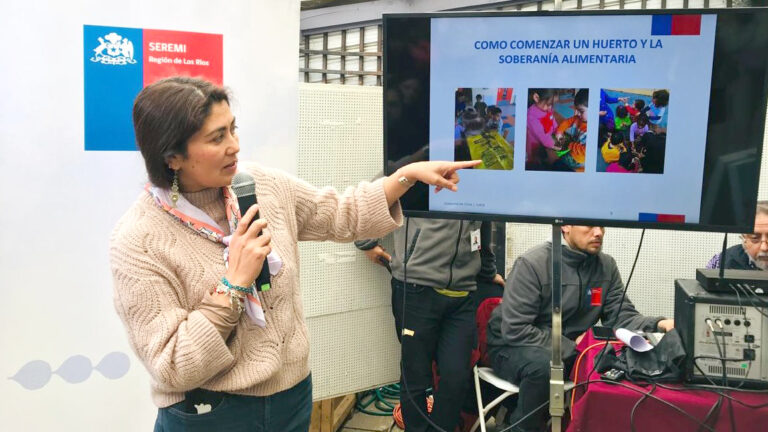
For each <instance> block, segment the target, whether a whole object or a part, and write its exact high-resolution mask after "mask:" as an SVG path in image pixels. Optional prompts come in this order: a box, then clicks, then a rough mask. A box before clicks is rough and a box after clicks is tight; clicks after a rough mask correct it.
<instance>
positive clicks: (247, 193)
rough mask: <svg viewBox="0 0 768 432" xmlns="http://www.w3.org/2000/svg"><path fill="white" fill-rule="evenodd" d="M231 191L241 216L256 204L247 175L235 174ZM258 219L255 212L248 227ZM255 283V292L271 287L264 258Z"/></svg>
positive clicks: (252, 185) (252, 182)
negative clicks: (235, 197) (235, 198)
mask: <svg viewBox="0 0 768 432" xmlns="http://www.w3.org/2000/svg"><path fill="white" fill-rule="evenodd" d="M232 190H233V191H234V192H235V195H237V205H238V206H240V214H241V215H243V214H245V212H246V211H248V209H249V208H251V206H253V205H254V204H256V203H257V202H258V201H257V200H256V183H255V182H254V181H253V177H251V176H250V175H249V174H247V173H244V172H239V173H237V174H235V176H234V177H233V178H232ZM258 218H259V212H256V216H254V218H253V219H252V220H251V222H250V223H249V224H248V226H250V224H252V223H253V221H255V220H256V219H258ZM258 235H261V231H259V234H258ZM255 282H256V284H255V285H256V291H267V290H269V288H270V287H271V286H270V283H269V282H270V281H269V261H268V260H267V258H266V257H265V258H264V264H262V266H261V273H259V276H258V277H257V278H256V281H255Z"/></svg>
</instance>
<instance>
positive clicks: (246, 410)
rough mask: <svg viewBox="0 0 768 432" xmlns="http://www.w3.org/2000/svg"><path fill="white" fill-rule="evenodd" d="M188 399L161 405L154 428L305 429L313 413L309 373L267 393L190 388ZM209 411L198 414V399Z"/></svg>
mask: <svg viewBox="0 0 768 432" xmlns="http://www.w3.org/2000/svg"><path fill="white" fill-rule="evenodd" d="M188 398H189V399H188V400H185V401H181V402H179V403H177V404H174V405H171V406H169V407H166V408H160V409H159V410H158V412H157V420H156V421H155V432H176V431H184V432H203V431H206V432H209V431H227V432H307V431H308V430H309V419H310V416H311V415H312V376H311V375H309V376H307V377H306V378H305V379H304V380H302V381H301V382H299V383H298V384H296V385H295V386H293V387H291V388H289V389H288V390H284V391H282V392H280V393H275V394H273V395H270V396H243V395H235V394H230V393H220V392H212V391H207V390H199V389H198V390H193V391H192V392H189V393H188ZM198 402H199V403H205V404H208V405H211V408H212V409H211V411H210V412H208V413H205V414H197V410H196V409H195V407H194V405H195V404H197V403H198Z"/></svg>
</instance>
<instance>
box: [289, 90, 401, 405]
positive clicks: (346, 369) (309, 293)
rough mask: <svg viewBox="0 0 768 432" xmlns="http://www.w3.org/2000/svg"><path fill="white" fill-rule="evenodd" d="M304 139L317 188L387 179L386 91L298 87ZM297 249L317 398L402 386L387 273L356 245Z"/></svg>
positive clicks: (305, 163) (302, 156) (301, 155)
mask: <svg viewBox="0 0 768 432" xmlns="http://www.w3.org/2000/svg"><path fill="white" fill-rule="evenodd" d="M298 136H299V142H298V159H299V161H298V169H297V172H298V175H299V177H300V178H302V179H304V180H306V181H308V182H310V183H312V184H314V185H316V186H328V185H330V186H333V187H335V188H336V189H338V190H340V191H341V190H343V189H344V188H346V187H347V186H350V185H355V184H357V183H358V182H360V181H361V180H370V179H372V178H374V177H375V176H378V175H381V169H382V165H383V163H382V153H383V151H382V144H383V143H382V90H381V87H371V86H341V85H329V84H299V134H298ZM383 244H384V246H385V247H388V246H390V245H391V238H387V239H385V241H384V243H383ZM299 252H300V258H301V279H300V281H301V289H302V297H303V302H304V311H305V314H306V317H307V323H308V326H309V330H310V335H311V339H310V341H311V362H312V372H313V384H314V391H313V393H314V398H315V399H316V400H317V399H324V398H327V397H331V396H335V395H341V394H349V393H353V392H356V391H359V390H363V389H367V388H371V387H375V386H377V385H382V384H386V383H390V382H394V381H396V380H397V379H398V377H399V373H398V365H399V359H400V345H399V344H398V343H397V338H396V337H395V330H394V322H393V319H392V312H391V307H390V298H391V289H390V285H389V273H387V271H386V270H385V269H384V268H383V267H381V266H378V265H374V264H372V263H371V262H369V261H368V259H367V258H366V257H365V254H363V253H362V252H360V251H358V250H357V249H356V248H355V247H354V245H352V244H339V243H332V242H302V243H300V244H299Z"/></svg>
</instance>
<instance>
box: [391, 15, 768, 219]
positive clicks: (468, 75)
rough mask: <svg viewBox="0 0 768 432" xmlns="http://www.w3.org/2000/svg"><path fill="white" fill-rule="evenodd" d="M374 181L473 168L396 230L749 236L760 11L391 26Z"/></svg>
mask: <svg viewBox="0 0 768 432" xmlns="http://www.w3.org/2000/svg"><path fill="white" fill-rule="evenodd" d="M383 22H384V51H383V57H384V80H383V85H384V88H383V91H384V153H385V154H384V160H385V172H387V173H392V172H394V171H395V170H396V169H397V168H398V167H399V166H401V165H403V164H405V163H408V162H412V161H418V160H469V159H479V160H482V164H481V165H480V166H478V167H476V168H474V169H467V170H462V171H461V172H460V175H461V183H460V185H459V191H458V192H456V193H451V192H449V191H443V192H440V193H437V194H435V193H432V191H431V190H429V188H428V187H426V186H424V185H417V186H416V187H413V188H412V189H411V190H410V191H409V192H408V193H407V194H406V195H405V196H404V197H403V199H402V200H401V203H402V205H403V209H404V211H405V213H406V215H408V216H415V217H436V218H461V219H494V220H503V221H512V222H515V221H517V222H534V223H548V224H552V223H564V224H568V223H574V224H588V225H606V226H626V227H647V228H670V229H687V230H702V231H720V232H751V231H752V229H753V224H754V217H755V205H756V200H757V190H758V180H759V176H760V161H761V156H762V145H763V138H764V135H765V118H766V95H767V94H768V76H767V74H766V71H767V70H768V30H767V29H768V9H763V8H753V9H708V10H691V9H687V10H658V11H648V10H639V11H628V10H622V11H616V10H612V11H579V12H533V13H520V12H509V13H507V12H492V13H487V12H461V13H435V14H390V15H385V16H384V19H383Z"/></svg>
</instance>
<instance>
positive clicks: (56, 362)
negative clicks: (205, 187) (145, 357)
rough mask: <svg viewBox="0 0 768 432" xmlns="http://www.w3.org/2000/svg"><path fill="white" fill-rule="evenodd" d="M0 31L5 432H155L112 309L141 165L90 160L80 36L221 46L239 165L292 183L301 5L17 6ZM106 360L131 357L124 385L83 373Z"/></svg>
mask: <svg viewBox="0 0 768 432" xmlns="http://www.w3.org/2000/svg"><path fill="white" fill-rule="evenodd" d="M0 22H1V23H2V25H0V40H1V41H2V43H0V59H1V60H0V62H2V66H0V90H2V91H1V92H0V94H2V97H0V185H1V186H0V226H2V227H3V235H2V239H1V240H0V292H2V300H0V429H2V430H7V431H22V430H23V431H48V430H83V431H89V430H110V431H114V432H118V431H136V430H149V429H150V428H151V427H152V424H153V421H154V416H155V409H154V407H153V406H152V404H151V402H150V399H149V378H148V375H147V373H146V372H145V370H144V367H143V366H142V365H141V364H140V363H139V362H138V361H137V360H136V358H135V357H134V356H133V353H132V352H131V350H130V348H129V346H128V344H127V340H126V337H125V333H124V331H123V327H122V324H121V323H120V322H119V320H118V318H117V315H116V313H115V311H114V308H113V306H112V281H111V276H110V272H109V263H108V257H107V239H108V235H109V232H110V230H111V229H112V227H113V225H114V223H115V221H116V220H117V219H118V217H119V216H120V215H121V214H122V213H123V212H124V211H125V210H126V209H127V207H128V206H129V205H130V203H131V202H132V201H133V200H134V199H135V198H136V196H138V194H139V193H140V191H141V187H142V185H143V183H144V182H145V181H146V177H145V174H144V167H143V163H142V161H141V157H140V155H139V154H138V153H137V152H85V151H84V143H83V25H84V24H89V25H103V26H117V27H133V28H148V29H163V30H179V31H192V32H203V33H218V34H223V35H224V38H223V39H224V42H223V44H224V47H223V56H224V84H225V85H227V86H229V87H231V89H232V90H233V92H234V95H235V102H234V104H233V109H234V111H235V114H236V115H237V116H238V124H239V126H240V129H239V132H240V135H241V147H242V152H241V158H242V159H257V160H259V161H261V162H263V163H266V164H269V165H271V166H275V167H279V168H282V169H285V170H287V171H289V172H294V173H295V172H296V136H297V133H296V129H297V127H296V125H297V120H296V119H297V101H298V98H297V83H296V67H297V64H296V47H297V46H298V37H299V2H298V1H297V0H293V1H280V2H275V1H268V0H231V1H227V2H210V1H203V0H187V1H169V0H154V1H147V0H134V1H131V2H104V1H94V0H73V1H68V2H57V1H37V2H21V1H15V2H3V4H2V6H0ZM112 352H119V353H127V354H128V358H129V360H130V364H129V369H128V372H127V374H125V375H124V376H122V377H120V378H118V379H114V380H112V379H107V378H105V377H104V376H103V375H102V374H101V373H99V372H97V371H93V373H91V374H90V375H89V374H88V373H87V368H85V369H84V368H83V365H85V366H87V365H88V363H89V362H90V364H91V365H94V366H96V365H97V364H99V362H101V361H102V359H103V358H104V357H105V356H106V355H107V354H109V353H112ZM76 356H82V357H76ZM118 356H119V355H118ZM68 359H69V361H68V362H67V363H65V361H67V360H68ZM112 359H113V360H114V359H117V360H119V359H120V357H115V358H112ZM36 360H39V361H41V362H36V363H31V362H33V361H36ZM106 363H109V362H108V361H107V362H106ZM63 364H65V366H64V367H63V368H61V366H62V365H63ZM25 365H26V366H27V368H26V369H24V371H23V372H22V373H21V375H23V376H21V375H19V373H20V372H19V371H20V369H22V368H23V367H24V366H25ZM78 365H80V366H79V367H78ZM111 365H112V369H110V368H109V367H108V366H109V365H104V364H102V367H101V369H103V370H113V371H114V370H116V369H121V367H120V365H119V364H115V363H114V362H112V363H111ZM47 366H50V368H51V370H52V371H58V373H53V374H52V375H51V376H50V380H49V381H48V382H47V383H46V384H45V385H44V386H42V387H41V388H39V389H38V390H27V389H26V388H24V387H23V386H22V385H21V382H26V383H27V384H30V382H32V381H34V378H37V379H39V378H40V377H43V378H45V377H46V376H47V373H48V371H47V369H45V368H46V367H47ZM35 367H38V368H39V369H36V370H31V369H30V368H32V369H34V368H35ZM83 370H86V372H85V373H84V374H83V373H82V372H83ZM24 372H26V374H25V373H24ZM77 372H80V373H77ZM14 376H15V377H16V379H7V378H10V377H14ZM65 377H67V378H69V379H70V380H74V381H81V382H80V383H76V384H74V383H69V382H67V381H65V379H64V378H65ZM30 380H31V381H30Z"/></svg>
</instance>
